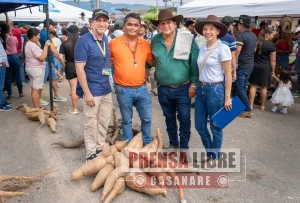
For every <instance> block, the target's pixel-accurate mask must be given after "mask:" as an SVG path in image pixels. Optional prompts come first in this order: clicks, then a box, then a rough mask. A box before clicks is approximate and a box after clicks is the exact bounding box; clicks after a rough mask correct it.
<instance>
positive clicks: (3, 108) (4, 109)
mask: <svg viewBox="0 0 300 203" xmlns="http://www.w3.org/2000/svg"><path fill="white" fill-rule="evenodd" d="M11 110H12V108H11V107H10V106H6V105H5V104H4V105H0V111H11Z"/></svg>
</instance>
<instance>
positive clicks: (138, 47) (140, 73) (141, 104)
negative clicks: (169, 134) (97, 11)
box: [109, 13, 154, 144]
mask: <svg viewBox="0 0 300 203" xmlns="http://www.w3.org/2000/svg"><path fill="white" fill-rule="evenodd" d="M140 27H141V18H140V16H139V15H138V14H135V13H129V14H128V15H127V16H126V17H125V19H124V26H123V30H124V35H122V36H120V37H117V38H115V39H113V40H111V41H110V43H109V48H110V51H111V57H112V63H113V64H114V82H115V89H116V95H117V100H118V103H119V106H120V111H121V115H122V131H123V135H124V140H129V141H130V140H131V139H132V137H133V135H132V115H133V112H132V109H133V106H135V107H136V110H137V112H138V113H139V116H140V118H141V122H142V126H141V130H142V134H143V142H144V144H148V143H150V142H151V117H152V100H151V96H150V94H149V92H148V90H147V88H146V77H145V76H146V68H145V67H146V63H147V64H148V65H149V68H150V67H152V66H153V64H154V63H153V55H152V53H151V47H150V44H149V42H148V41H147V40H145V39H143V38H140V37H139V36H138V33H139V29H140Z"/></svg>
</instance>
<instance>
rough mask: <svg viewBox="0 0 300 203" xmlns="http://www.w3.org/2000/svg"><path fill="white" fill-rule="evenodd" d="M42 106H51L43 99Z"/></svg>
mask: <svg viewBox="0 0 300 203" xmlns="http://www.w3.org/2000/svg"><path fill="white" fill-rule="evenodd" d="M40 105H41V106H47V105H49V102H47V101H45V100H43V99H42V98H41V99H40Z"/></svg>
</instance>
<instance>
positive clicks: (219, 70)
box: [197, 40, 232, 82]
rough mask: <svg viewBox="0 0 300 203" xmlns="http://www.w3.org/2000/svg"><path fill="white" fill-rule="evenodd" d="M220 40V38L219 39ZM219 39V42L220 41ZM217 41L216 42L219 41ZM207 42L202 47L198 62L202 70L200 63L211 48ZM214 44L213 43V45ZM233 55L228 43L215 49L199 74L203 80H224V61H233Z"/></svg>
mask: <svg viewBox="0 0 300 203" xmlns="http://www.w3.org/2000/svg"><path fill="white" fill-rule="evenodd" d="M218 41H220V40H218ZM218 41H217V42H218ZM217 42H216V43H217ZM206 45H207V43H205V44H203V45H202V46H201V47H200V51H199V55H198V59H197V64H198V68H199V71H200V64H201V62H202V60H203V59H204V57H205V56H206V54H207V53H208V52H209V48H206ZM213 46H214V45H212V47H213ZM231 59H232V56H231V52H230V49H229V47H228V46H227V45H225V44H223V43H222V44H221V45H220V46H219V47H218V48H216V49H215V50H214V52H213V53H211V55H210V56H209V57H208V58H207V60H206V62H205V64H204V67H203V69H202V72H201V74H200V76H199V80H200V81H201V82H220V81H223V80H224V72H223V67H222V62H224V61H231Z"/></svg>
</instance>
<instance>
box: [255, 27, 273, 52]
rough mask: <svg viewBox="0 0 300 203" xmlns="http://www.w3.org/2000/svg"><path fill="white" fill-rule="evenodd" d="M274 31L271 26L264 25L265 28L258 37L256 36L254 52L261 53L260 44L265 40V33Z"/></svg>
mask: <svg viewBox="0 0 300 203" xmlns="http://www.w3.org/2000/svg"><path fill="white" fill-rule="evenodd" d="M273 32H274V31H273V29H272V28H270V27H266V28H265V29H263V30H262V31H261V32H260V34H259V36H258V38H257V43H256V54H261V52H262V46H263V43H264V41H265V36H266V34H272V33H273Z"/></svg>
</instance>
